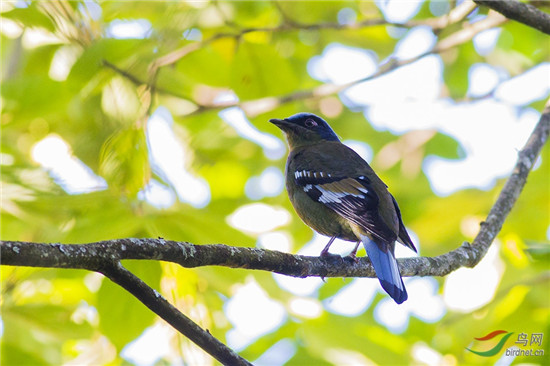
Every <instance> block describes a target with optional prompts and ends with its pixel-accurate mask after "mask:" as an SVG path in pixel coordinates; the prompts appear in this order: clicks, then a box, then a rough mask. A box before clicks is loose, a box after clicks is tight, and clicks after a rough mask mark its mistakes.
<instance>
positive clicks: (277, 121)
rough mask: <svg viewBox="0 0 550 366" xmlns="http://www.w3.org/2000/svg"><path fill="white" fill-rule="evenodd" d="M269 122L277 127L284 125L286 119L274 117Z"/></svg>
mask: <svg viewBox="0 0 550 366" xmlns="http://www.w3.org/2000/svg"><path fill="white" fill-rule="evenodd" d="M269 122H271V123H273V124H274V125H275V126H277V127H280V126H281V125H284V124H285V122H286V121H285V120H284V119H277V118H272V119H270V120H269Z"/></svg>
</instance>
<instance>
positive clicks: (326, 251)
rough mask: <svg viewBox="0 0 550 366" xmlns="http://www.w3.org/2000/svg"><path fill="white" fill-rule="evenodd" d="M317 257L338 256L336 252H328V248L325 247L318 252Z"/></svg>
mask: <svg viewBox="0 0 550 366" xmlns="http://www.w3.org/2000/svg"><path fill="white" fill-rule="evenodd" d="M319 257H321V258H334V257H340V256H339V255H338V254H332V253H329V251H328V248H325V249H323V250H321V253H320V254H319Z"/></svg>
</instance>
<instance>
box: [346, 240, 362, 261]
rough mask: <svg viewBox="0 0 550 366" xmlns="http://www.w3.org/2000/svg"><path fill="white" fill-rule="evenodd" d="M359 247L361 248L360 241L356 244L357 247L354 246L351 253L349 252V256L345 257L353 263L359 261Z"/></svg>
mask: <svg viewBox="0 0 550 366" xmlns="http://www.w3.org/2000/svg"><path fill="white" fill-rule="evenodd" d="M357 248H359V242H357V243H356V244H355V248H353V250H352V251H351V253H349V254H348V256H346V257H344V259H345V260H346V261H348V262H351V263H352V264H357V263H359V258H357Z"/></svg>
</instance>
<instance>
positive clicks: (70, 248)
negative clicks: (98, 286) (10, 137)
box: [0, 101, 550, 277]
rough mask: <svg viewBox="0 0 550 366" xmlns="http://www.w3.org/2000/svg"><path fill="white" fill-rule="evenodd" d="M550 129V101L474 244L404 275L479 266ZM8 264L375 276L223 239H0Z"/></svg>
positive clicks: (351, 266)
mask: <svg viewBox="0 0 550 366" xmlns="http://www.w3.org/2000/svg"><path fill="white" fill-rule="evenodd" d="M549 132H550V101H549V103H547V105H546V108H545V110H544V111H543V113H542V115H541V118H540V120H539V122H538V124H537V126H536V127H535V129H534V130H533V132H532V133H531V136H530V137H529V140H528V141H527V143H526V144H525V146H524V148H523V149H522V150H521V151H520V152H519V154H518V155H519V156H518V160H517V163H516V166H515V168H514V170H513V172H512V174H511V176H510V177H509V178H508V180H507V182H506V184H505V185H504V187H503V188H502V191H501V192H500V194H499V196H498V199H497V201H496V202H495V204H494V205H493V207H492V208H491V211H490V212H489V215H488V216H487V219H486V220H485V221H484V222H483V223H482V225H481V228H480V230H479V233H478V235H477V236H476V238H475V239H474V241H473V243H472V245H469V244H467V243H465V244H464V245H462V246H461V247H459V248H457V249H455V250H453V251H451V252H449V253H446V254H443V255H440V256H437V257H418V258H405V259H400V260H399V265H400V268H401V273H402V274H403V275H404V276H445V275H447V274H449V273H450V272H452V271H454V270H456V269H458V268H460V267H463V266H466V267H474V266H475V265H476V264H477V263H479V261H480V260H481V259H482V258H483V256H484V255H485V253H486V252H487V249H488V248H489V246H490V245H491V243H492V242H493V240H494V238H495V237H496V235H497V234H498V232H499V231H500V229H501V228H502V225H503V223H504V221H505V219H506V217H507V216H508V214H509V213H510V211H511V210H512V207H513V206H514V204H515V202H516V201H517V199H518V198H519V195H520V193H521V191H522V189H523V187H524V186H525V183H526V181H527V176H528V175H529V172H530V170H531V168H532V167H533V165H534V163H535V161H536V159H537V157H538V155H539V153H540V151H541V149H542V147H543V145H544V144H545V142H546V141H547V139H548V134H549ZM0 249H1V251H2V264H3V265H12V266H30V267H55V268H79V269H89V270H92V271H100V272H101V270H102V268H103V267H104V265H105V263H111V262H112V261H120V260H125V259H153V260H162V261H168V262H174V263H178V264H180V265H181V266H183V267H188V268H192V267H199V266H209V265H217V266H225V267H231V268H246V269H255V270H265V271H271V272H276V273H280V274H284V275H288V276H294V277H307V276H322V277H374V275H375V274H374V270H373V268H372V265H371V264H370V261H369V260H368V259H367V258H361V259H359V262H358V263H353V262H348V261H346V260H345V259H342V258H340V257H329V258H320V257H310V256H303V255H293V254H288V253H282V252H278V251H271V250H265V249H258V248H243V247H232V246H228V245H223V244H212V245H195V244H191V243H187V242H175V241H170V240H164V239H133V238H130V239H115V240H107V241H102V242H97V243H91V244H39V243H27V242H16V241H2V242H0Z"/></svg>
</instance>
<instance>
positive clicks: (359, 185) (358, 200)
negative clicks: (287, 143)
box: [294, 170, 397, 243]
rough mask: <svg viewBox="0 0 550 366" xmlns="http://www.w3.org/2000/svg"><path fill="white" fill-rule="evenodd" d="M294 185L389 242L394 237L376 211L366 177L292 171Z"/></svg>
mask: <svg viewBox="0 0 550 366" xmlns="http://www.w3.org/2000/svg"><path fill="white" fill-rule="evenodd" d="M294 178H295V179H296V184H297V185H298V186H299V187H300V188H301V189H303V191H304V192H305V193H306V194H307V195H308V196H309V197H310V198H311V199H312V200H314V201H317V202H319V203H322V204H324V205H325V206H327V207H329V208H330V209H332V210H333V211H335V212H336V213H338V214H339V215H341V216H342V217H344V218H346V219H347V220H350V221H351V222H353V223H355V224H356V225H359V226H360V227H361V228H363V229H364V230H366V231H367V232H368V233H370V234H371V235H373V236H374V237H376V238H378V239H381V240H383V241H384V242H387V243H391V242H394V241H395V240H396V238H397V235H396V233H394V232H393V231H392V230H391V229H390V228H389V227H388V226H387V225H386V224H385V223H384V221H383V220H382V218H381V217H380V215H379V213H378V201H379V199H378V195H377V194H376V192H375V190H374V188H373V187H372V186H371V185H370V181H369V179H368V178H367V177H365V176H358V177H336V176H333V175H331V174H329V173H325V172H320V171H318V172H314V171H308V170H300V171H296V172H294Z"/></svg>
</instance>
